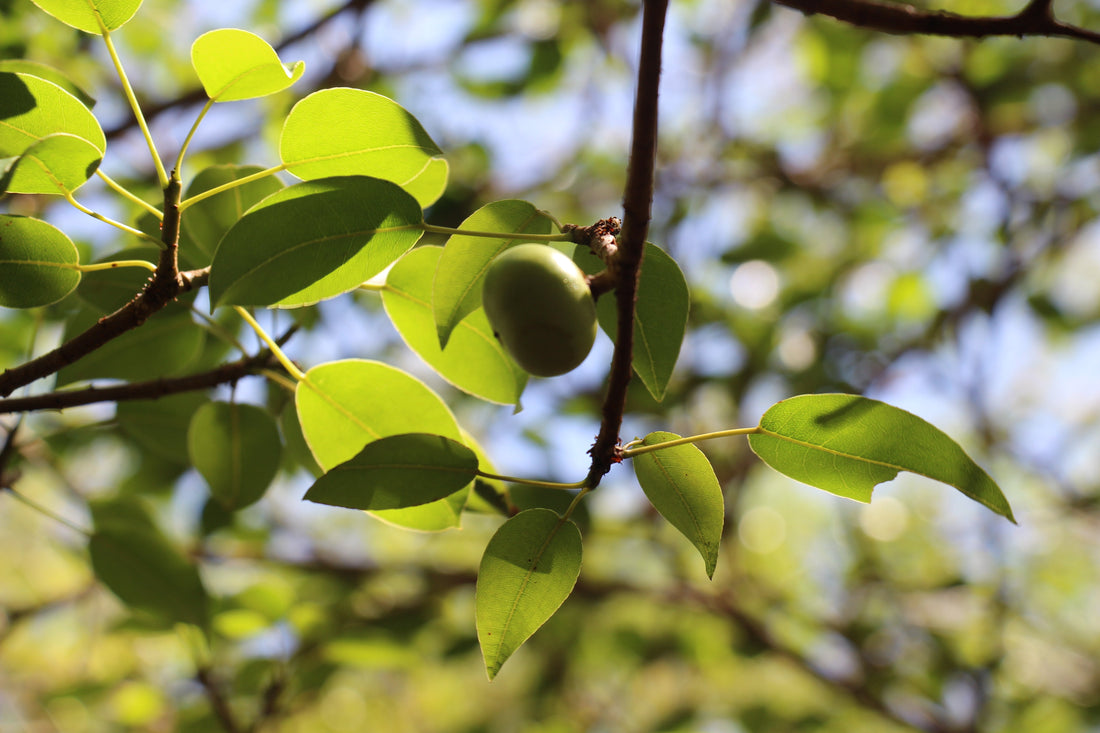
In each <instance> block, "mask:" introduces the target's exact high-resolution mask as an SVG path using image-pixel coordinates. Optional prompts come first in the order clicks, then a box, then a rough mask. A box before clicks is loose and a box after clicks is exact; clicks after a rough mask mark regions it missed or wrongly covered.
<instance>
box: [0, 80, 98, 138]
mask: <svg viewBox="0 0 1100 733" xmlns="http://www.w3.org/2000/svg"><path fill="white" fill-rule="evenodd" d="M57 133H66V134H69V135H74V136H76V137H79V138H83V139H84V140H86V141H88V142H89V143H90V144H91V145H92V146H93V147H94V148H95V149H96V150H98V151H99V152H100V153H101V154H102V153H103V152H104V151H105V150H106V149H107V138H106V136H105V135H104V134H103V129H102V128H101V127H100V126H99V122H98V121H97V120H96V118H95V116H94V115H93V114H92V112H91V110H89V109H88V108H87V107H85V106H84V105H83V104H82V103H81V102H80V100H79V99H77V98H76V97H74V96H73V95H72V94H70V93H69V92H67V91H65V90H64V89H62V88H61V87H59V86H58V85H57V84H54V83H53V82H50V81H46V80H45V79H40V78H38V77H36V76H30V75H29V74H22V73H14V74H13V73H7V72H4V73H0V159H2V158H16V157H18V156H20V155H22V154H23V153H25V152H26V151H27V150H28V149H29V148H30V147H31V146H32V145H34V144H35V143H36V142H38V141H39V140H41V139H42V138H44V137H47V136H48V135H54V134H57ZM100 157H102V155H101V156H100Z"/></svg>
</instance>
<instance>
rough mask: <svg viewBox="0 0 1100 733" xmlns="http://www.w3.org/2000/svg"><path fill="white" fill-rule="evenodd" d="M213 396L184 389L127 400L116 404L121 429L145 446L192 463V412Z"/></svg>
mask: <svg viewBox="0 0 1100 733" xmlns="http://www.w3.org/2000/svg"><path fill="white" fill-rule="evenodd" d="M209 401H210V398H209V397H207V396H206V395H205V394H202V393H201V392H182V393H180V394H174V395H168V396H167V397H161V398H160V399H158V400H127V401H125V402H119V403H118V407H116V408H115V421H116V422H117V423H118V427H119V429H120V430H121V431H122V432H123V433H125V434H126V435H127V436H128V437H129V438H130V439H131V440H133V441H134V442H135V443H137V445H138V446H140V447H141V448H142V449H143V450H145V451H148V452H149V453H151V454H153V455H156V456H159V457H161V458H164V459H166V460H169V461H172V462H173V463H175V464H179V465H190V463H191V458H190V455H189V454H188V450H187V430H188V428H189V427H190V425H191V416H192V415H194V414H195V411H196V410H198V409H199V407H201V406H202V405H204V404H206V403H207V402H209Z"/></svg>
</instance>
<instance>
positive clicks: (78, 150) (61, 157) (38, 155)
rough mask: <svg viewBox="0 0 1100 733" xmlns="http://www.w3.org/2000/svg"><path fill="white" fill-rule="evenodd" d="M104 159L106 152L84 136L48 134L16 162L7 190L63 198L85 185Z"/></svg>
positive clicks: (8, 180)
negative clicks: (60, 196) (62, 196)
mask: <svg viewBox="0 0 1100 733" xmlns="http://www.w3.org/2000/svg"><path fill="white" fill-rule="evenodd" d="M102 160H103V153H102V152H100V151H99V150H98V149H97V148H96V147H95V146H94V145H92V144H91V143H90V142H88V141H87V140H85V139H84V138H82V137H77V136H76V135H70V134H68V133H63V132H59V133H55V134H53V135H47V136H46V137H44V138H42V139H41V140H39V141H37V142H35V143H34V144H33V145H31V146H30V147H29V148H27V149H26V150H25V151H23V154H22V155H21V156H19V157H18V158H17V159H16V160H15V163H14V164H13V165H12V167H11V169H10V171H9V173H10V178H8V179H7V181H6V183H5V184H4V190H5V191H7V192H8V193H43V194H54V195H64V194H66V193H70V192H72V191H75V190H76V189H78V188H80V187H81V186H83V185H84V183H85V182H86V181H87V180H88V179H89V178H91V177H92V176H93V175H94V174H95V172H96V169H97V168H99V163H100V161H102Z"/></svg>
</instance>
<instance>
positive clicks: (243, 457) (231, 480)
mask: <svg viewBox="0 0 1100 733" xmlns="http://www.w3.org/2000/svg"><path fill="white" fill-rule="evenodd" d="M187 448H188V454H189V455H190V457H191V463H192V464H193V465H194V466H195V468H196V469H198V472H199V473H200V474H202V477H203V478H204V479H205V480H206V483H207V485H208V486H209V487H210V494H211V496H213V497H214V499H216V500H217V501H218V502H219V503H220V504H221V505H222V506H223V507H225V508H226V509H232V510H236V509H240V508H241V507H246V506H248V505H249V504H252V503H254V502H256V501H257V500H259V498H260V497H262V496H263V495H264V492H265V491H266V490H267V487H268V485H270V484H271V481H272V480H273V479H274V478H275V474H276V473H277V472H278V470H279V459H280V456H281V454H282V442H281V441H280V440H279V429H278V427H276V425H275V419H274V418H273V417H271V415H270V414H269V413H268V412H267V410H264V409H262V408H260V407H257V406H256V405H249V404H240V403H236V402H208V403H207V404H205V405H203V406H202V407H200V408H199V409H198V410H197V411H196V412H195V414H194V415H193V416H192V418H191V425H190V427H189V428H188V431H187Z"/></svg>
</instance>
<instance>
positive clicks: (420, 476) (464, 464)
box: [305, 433, 478, 509]
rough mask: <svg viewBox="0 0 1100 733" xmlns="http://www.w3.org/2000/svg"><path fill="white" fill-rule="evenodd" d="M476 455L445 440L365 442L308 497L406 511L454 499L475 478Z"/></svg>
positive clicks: (421, 437) (407, 437)
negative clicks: (444, 499) (365, 443)
mask: <svg viewBox="0 0 1100 733" xmlns="http://www.w3.org/2000/svg"><path fill="white" fill-rule="evenodd" d="M477 465H478V461H477V456H476V455H475V454H474V452H473V451H472V450H470V449H469V448H467V447H466V446H465V445H463V444H462V443H459V442H458V441H455V440H450V439H449V438H444V437H443V436H442V435H428V434H426V433H406V434H402V435H393V436H390V437H388V438H379V439H378V440H375V441H372V442H370V443H367V445H366V446H365V447H364V448H363V450H361V451H359V453H358V454H356V455H355V457H354V458H352V459H351V460H349V461H344V462H343V463H341V464H340V465H339V466H336V467H335V468H333V469H332V470H331V471H329V472H328V473H326V474H325V475H324V476H322V477H321V478H319V479H318V480H317V481H316V483H314V484H313V486H312V487H311V488H310V489H309V491H307V492H306V496H305V498H306V499H308V500H309V501H314V502H317V503H318V504H331V505H332V506H343V507H348V508H349V509H403V508H405V507H410V506H420V505H422V504H427V503H428V502H432V501H436V500H438V499H442V498H444V497H446V496H450V495H451V494H453V493H455V492H456V491H458V490H459V489H461V488H463V487H464V486H466V485H467V484H469V483H470V482H471V481H473V480H474V478H475V477H476V476H477Z"/></svg>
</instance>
